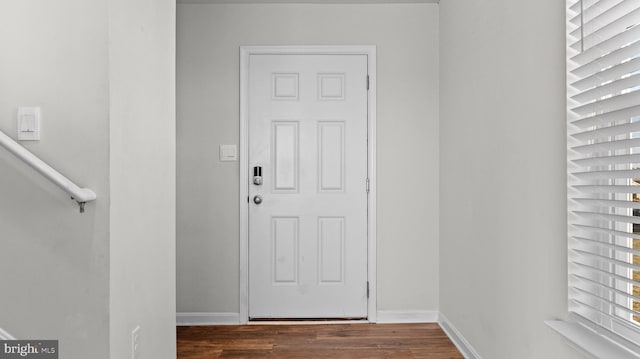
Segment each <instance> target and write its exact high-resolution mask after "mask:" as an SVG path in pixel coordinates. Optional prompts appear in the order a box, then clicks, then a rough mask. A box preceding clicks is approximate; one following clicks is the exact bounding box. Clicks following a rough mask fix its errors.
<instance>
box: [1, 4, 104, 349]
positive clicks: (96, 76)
mask: <svg viewBox="0 0 640 359" xmlns="http://www.w3.org/2000/svg"><path fill="white" fill-rule="evenodd" d="M106 8H107V2H106V1H92V2H86V1H83V0H61V1H56V2H50V1H37V0H29V1H4V2H2V3H0V48H2V49H3V50H2V51H0V130H2V131H3V132H5V133H7V134H8V135H9V136H11V137H13V138H14V139H15V138H17V134H16V127H17V126H16V112H17V108H18V106H40V107H41V109H42V116H43V118H42V134H41V141H39V142H30V143H26V142H24V143H23V144H24V145H25V147H27V148H28V149H29V150H31V151H32V152H34V153H35V154H36V155H38V156H40V157H41V158H42V159H43V160H45V161H46V162H48V163H50V164H51V165H52V166H53V167H54V168H56V169H58V170H59V171H60V172H61V173H63V174H64V175H66V176H67V177H69V178H70V179H72V180H73V181H75V182H76V183H78V184H79V185H81V186H86V187H89V188H91V189H93V190H94V191H95V192H96V193H97V195H98V198H99V200H98V201H96V202H93V203H90V204H87V207H86V212H85V213H84V214H80V213H79V211H78V206H77V205H76V204H75V202H73V201H72V200H71V199H70V198H69V196H68V195H67V194H66V193H65V192H63V191H62V190H60V189H59V188H58V187H56V186H55V185H53V184H51V183H50V182H48V181H47V180H46V179H44V178H43V177H41V176H40V175H39V174H36V173H35V172H34V170H32V169H31V168H30V167H28V166H27V165H25V164H24V163H22V162H21V161H20V160H18V159H16V158H15V157H13V156H12V155H11V154H9V153H8V152H7V151H6V150H4V149H3V148H0V230H1V232H0V243H1V244H0V245H1V249H0V278H2V287H1V288H2V289H0V292H1V293H2V294H1V295H0V327H1V328H4V329H5V330H7V331H8V332H9V333H11V334H12V335H13V336H15V337H17V338H22V339H58V340H60V350H61V355H63V356H64V357H65V358H70V359H84V358H87V355H88V353H91V357H92V358H96V359H103V358H108V357H109V341H108V320H109V319H108V315H109V311H108V309H109V292H108V290H109V250H108V249H109V241H108V239H109V237H108V229H109V212H108V211H109V206H108V200H106V199H107V198H108V197H109V182H108V167H107V165H106V164H107V161H108V146H109V135H108V126H109V124H108V106H109V103H108V96H107V93H108V64H107V60H108V58H107V51H108V48H107V42H106V39H107V18H106V16H105V15H106ZM79 30H81V31H79ZM96 40H97V41H96ZM100 40H102V41H100Z"/></svg>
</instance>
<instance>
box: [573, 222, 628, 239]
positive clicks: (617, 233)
mask: <svg viewBox="0 0 640 359" xmlns="http://www.w3.org/2000/svg"><path fill="white" fill-rule="evenodd" d="M570 225H571V227H572V228H575V229H576V230H584V231H589V232H593V233H602V234H608V235H612V236H615V237H619V238H629V239H640V234H634V233H628V232H623V231H618V230H615V229H610V228H601V227H595V226H590V225H586V224H579V223H571V224H570Z"/></svg>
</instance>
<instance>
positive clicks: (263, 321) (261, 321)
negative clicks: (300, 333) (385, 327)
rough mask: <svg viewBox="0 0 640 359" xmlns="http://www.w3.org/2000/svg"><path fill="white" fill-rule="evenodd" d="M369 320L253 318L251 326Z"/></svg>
mask: <svg viewBox="0 0 640 359" xmlns="http://www.w3.org/2000/svg"><path fill="white" fill-rule="evenodd" d="M368 323H370V322H369V320H367V318H253V319H249V323H248V324H249V325H323V324H368Z"/></svg>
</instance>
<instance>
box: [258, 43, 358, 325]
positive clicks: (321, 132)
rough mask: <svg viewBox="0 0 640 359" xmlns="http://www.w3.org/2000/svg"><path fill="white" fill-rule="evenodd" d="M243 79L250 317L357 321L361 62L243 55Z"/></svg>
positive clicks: (353, 58) (354, 57) (328, 57)
mask: <svg viewBox="0 0 640 359" xmlns="http://www.w3.org/2000/svg"><path fill="white" fill-rule="evenodd" d="M248 78H249V96H248V101H249V121H248V127H249V128H248V132H249V136H248V137H249V153H248V163H249V167H250V168H249V179H250V183H249V197H250V198H249V199H250V202H249V317H250V318H252V319H256V318H366V317H367V182H366V181H367V56H366V55H251V56H250V57H249V76H248ZM254 167H260V173H259V174H261V175H262V176H261V179H262V183H261V184H259V185H258V184H254V182H253V177H254V176H253V175H254ZM256 173H257V170H256Z"/></svg>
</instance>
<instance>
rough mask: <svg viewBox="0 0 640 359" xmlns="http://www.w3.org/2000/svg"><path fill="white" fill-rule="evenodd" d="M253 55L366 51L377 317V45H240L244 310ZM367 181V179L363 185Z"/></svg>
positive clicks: (245, 318) (373, 313)
mask: <svg viewBox="0 0 640 359" xmlns="http://www.w3.org/2000/svg"><path fill="white" fill-rule="evenodd" d="M251 55H366V56H367V68H368V72H369V91H368V114H367V127H368V129H367V136H368V145H367V147H368V148H367V157H368V169H367V170H368V178H369V196H368V204H367V206H368V215H367V232H368V238H367V278H368V282H369V298H368V300H367V320H368V321H369V322H373V323H375V322H376V320H377V304H376V303H377V298H376V293H377V290H376V288H377V281H376V253H377V251H376V227H377V226H376V197H377V196H376V193H377V192H376V183H377V181H376V46H374V45H368V46H240V148H239V149H240V151H239V152H240V198H239V200H240V298H239V299H240V312H239V319H240V323H241V324H247V323H248V322H249V167H248V166H249V157H248V150H249V131H248V129H249V57H250V56H251ZM364 186H365V184H364V183H363V189H364Z"/></svg>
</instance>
